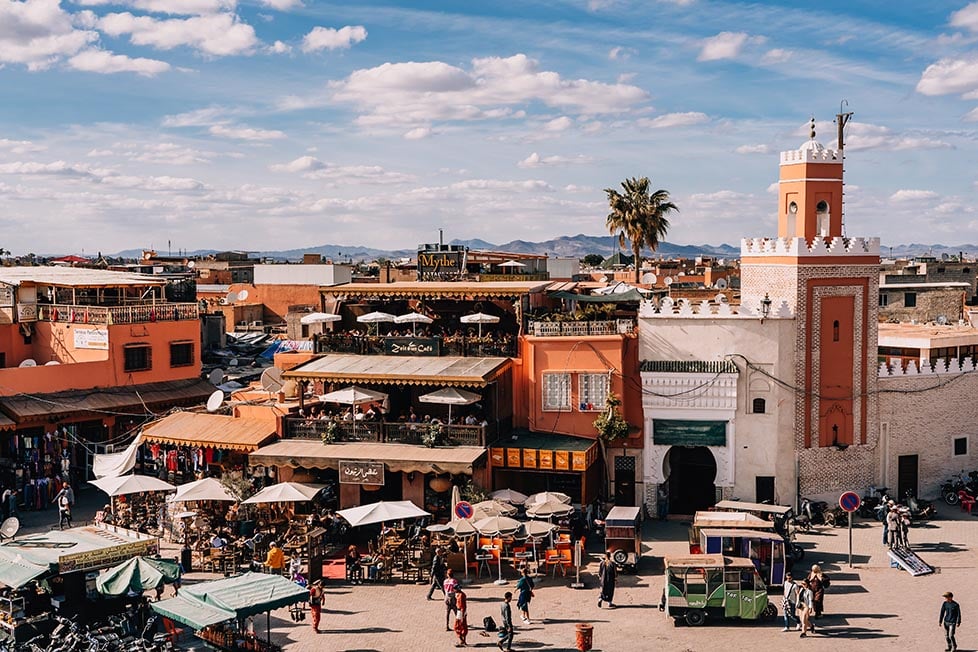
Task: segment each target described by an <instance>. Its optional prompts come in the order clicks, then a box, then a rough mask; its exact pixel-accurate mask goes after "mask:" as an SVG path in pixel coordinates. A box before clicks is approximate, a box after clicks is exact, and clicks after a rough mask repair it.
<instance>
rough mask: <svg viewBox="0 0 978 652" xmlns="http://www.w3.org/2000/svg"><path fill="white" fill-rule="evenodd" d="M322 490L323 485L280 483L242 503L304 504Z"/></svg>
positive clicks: (266, 488)
mask: <svg viewBox="0 0 978 652" xmlns="http://www.w3.org/2000/svg"><path fill="white" fill-rule="evenodd" d="M320 445H321V444H320ZM322 488H323V485H321V484H303V483H301V482H279V483H278V484H273V485H272V486H270V487H265V488H264V489H262V490H261V491H259V492H258V493H256V494H255V495H254V496H252V497H251V498H249V499H248V500H244V501H241V504H242V505H259V504H261V503H304V502H307V501H310V500H312V499H313V498H314V497H315V496H316V494H318V493H319V492H320V490H321V489H322Z"/></svg>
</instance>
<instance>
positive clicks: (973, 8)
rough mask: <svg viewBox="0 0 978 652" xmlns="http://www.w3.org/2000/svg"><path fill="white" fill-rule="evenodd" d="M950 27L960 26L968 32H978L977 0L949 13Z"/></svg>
mask: <svg viewBox="0 0 978 652" xmlns="http://www.w3.org/2000/svg"><path fill="white" fill-rule="evenodd" d="M949 23H950V25H951V27H961V28H963V29H966V30H968V31H969V32H978V2H972V3H971V4H969V5H967V6H965V7H964V8H963V9H959V10H957V11H955V12H954V13H953V14H951V20H950V21H949Z"/></svg>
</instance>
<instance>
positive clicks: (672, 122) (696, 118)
mask: <svg viewBox="0 0 978 652" xmlns="http://www.w3.org/2000/svg"><path fill="white" fill-rule="evenodd" d="M709 121H710V116H708V115H706V114H705V113H699V112H697V111H687V112H685V113H666V114H665V115H660V116H659V117H657V118H642V119H641V120H638V121H637V122H638V124H639V126H642V127H647V128H649V129H668V128H671V127H689V126H692V125H698V124H703V123H704V122H709Z"/></svg>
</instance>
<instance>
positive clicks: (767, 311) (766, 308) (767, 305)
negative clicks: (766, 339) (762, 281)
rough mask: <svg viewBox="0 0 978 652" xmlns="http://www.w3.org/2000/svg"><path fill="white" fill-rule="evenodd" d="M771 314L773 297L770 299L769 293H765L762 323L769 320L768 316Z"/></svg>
mask: <svg viewBox="0 0 978 652" xmlns="http://www.w3.org/2000/svg"><path fill="white" fill-rule="evenodd" d="M770 314H771V297H769V296H768V294H767V292H765V293H764V298H763V299H761V321H764V320H765V319H767V317H768V315H770Z"/></svg>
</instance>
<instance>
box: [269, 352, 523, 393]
mask: <svg viewBox="0 0 978 652" xmlns="http://www.w3.org/2000/svg"><path fill="white" fill-rule="evenodd" d="M511 365H512V362H511V361H510V359H509V358H476V357H454V356H441V357H431V358H427V357H397V356H379V355H349V354H338V353H337V354H328V355H323V356H320V357H318V358H314V359H313V360H310V361H309V362H307V363H305V364H302V365H299V366H298V367H295V368H293V369H291V370H290V371H286V372H285V373H284V374H283V376H284V377H285V378H294V379H296V380H323V381H327V382H333V383H360V384H367V383H373V384H394V385H438V386H440V387H448V386H455V387H485V386H486V385H488V384H489V383H490V382H491V381H492V380H494V379H495V378H498V377H499V376H501V375H502V374H503V373H504V372H505V371H507V370H508V369H509V368H510V366H511Z"/></svg>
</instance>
